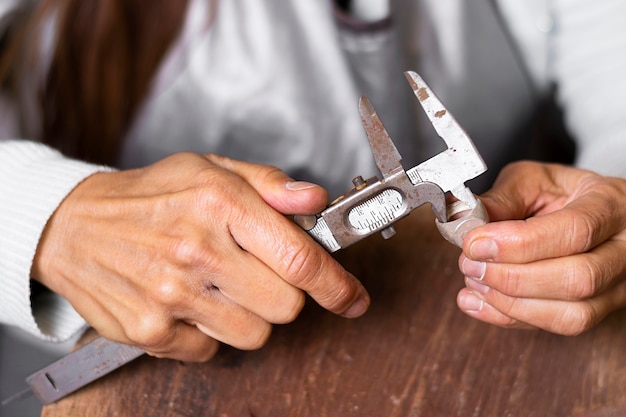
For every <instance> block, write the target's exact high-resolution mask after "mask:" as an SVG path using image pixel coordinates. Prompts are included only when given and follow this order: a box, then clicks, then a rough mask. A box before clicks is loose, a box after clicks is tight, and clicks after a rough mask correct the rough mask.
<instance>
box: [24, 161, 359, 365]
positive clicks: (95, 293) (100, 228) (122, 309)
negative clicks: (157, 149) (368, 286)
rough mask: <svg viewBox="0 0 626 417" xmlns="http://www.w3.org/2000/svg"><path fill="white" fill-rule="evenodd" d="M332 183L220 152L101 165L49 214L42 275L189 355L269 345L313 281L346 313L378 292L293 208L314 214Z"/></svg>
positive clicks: (118, 325) (100, 325) (108, 323)
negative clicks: (123, 167)
mask: <svg viewBox="0 0 626 417" xmlns="http://www.w3.org/2000/svg"><path fill="white" fill-rule="evenodd" d="M326 202H327V194H326V192H325V191H324V190H323V189H322V188H321V187H319V186H315V185H313V184H310V183H301V182H294V181H293V180H291V179H290V178H288V177H287V176H286V175H285V174H284V173H283V172H282V171H280V170H278V169H276V168H272V167H268V166H262V165H255V164H250V163H245V162H239V161H234V160H231V159H228V158H224V157H218V156H215V155H205V156H202V155H196V154H189V153H183V154H177V155H174V156H171V157H169V158H166V159H164V160H162V161H160V162H158V163H156V164H154V165H151V166H148V167H146V168H142V169H137V170H130V171H121V172H109V173H97V174H94V175H92V176H90V177H88V178H87V179H86V180H84V181H83V182H82V183H81V184H79V185H78V186H77V187H76V188H75V189H74V190H73V191H72V192H71V193H70V194H69V195H68V196H67V198H66V199H65V200H64V201H63V203H62V204H61V205H60V206H59V207H58V209H57V210H56V211H55V213H54V214H53V216H52V217H51V219H50V221H49V222H48V225H47V226H46V229H45V230H44V234H43V236H42V238H41V240H40V243H39V247H38V250H37V253H36V256H35V260H34V263H33V270H32V275H33V278H34V279H37V280H39V281H40V282H42V283H43V284H44V285H46V286H47V287H48V288H50V289H51V290H52V291H54V292H56V293H58V294H60V295H62V296H63V297H65V298H66V299H67V300H68V301H69V302H70V303H71V304H72V305H73V306H74V308H75V309H76V310H77V311H78V313H79V314H81V315H82V316H83V317H84V318H85V320H86V321H87V322H88V323H89V324H90V325H92V326H93V327H94V328H95V329H96V330H97V331H98V332H99V333H100V334H101V335H102V336H104V337H106V338H109V339H112V340H116V341H119V342H122V343H126V344H132V345H136V346H139V347H141V348H143V349H145V350H146V351H147V352H148V353H149V354H151V355H153V356H158V357H169V358H173V359H178V360H184V361H204V360H208V359H209V358H211V357H212V356H213V355H214V353H215V352H216V350H217V346H218V342H217V341H221V342H224V343H227V344H229V345H232V346H234V347H236V348H240V349H256V348H259V347H261V346H262V345H263V344H264V343H265V341H266V340H267V338H268V337H269V334H270V331H271V323H287V322H290V321H293V320H294V319H295V318H296V316H297V315H298V314H299V312H300V310H301V309H302V307H303V305H304V300H305V297H304V292H306V293H308V294H310V296H311V297H312V298H313V299H314V300H316V301H317V302H318V303H319V304H320V305H321V306H322V307H324V308H326V309H328V310H330V311H332V312H334V313H337V314H341V315H343V316H346V317H356V316H359V315H361V314H363V313H364V312H365V310H366V309H367V307H368V305H369V296H368V294H367V292H366V291H365V289H364V288H363V286H362V285H361V284H360V283H359V282H358V281H357V279H356V278H354V276H352V275H351V274H350V273H348V272H347V271H345V270H344V269H343V268H342V267H341V266H340V265H339V264H338V263H337V262H336V261H335V260H334V259H333V258H332V257H331V256H330V255H329V254H328V253H327V252H326V251H325V250H324V249H323V248H322V247H321V246H319V245H318V244H316V243H315V242H314V240H313V239H312V238H310V237H309V236H308V235H307V234H306V233H305V232H304V231H303V230H301V229H300V228H299V227H298V226H296V225H295V224H294V223H293V222H291V221H290V220H289V219H288V218H287V217H285V215H286V214H295V213H298V214H313V213H316V212H319V211H321V210H322V209H323V208H324V206H325V205H326Z"/></svg>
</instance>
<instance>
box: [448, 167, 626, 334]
mask: <svg viewBox="0 0 626 417" xmlns="http://www.w3.org/2000/svg"><path fill="white" fill-rule="evenodd" d="M481 200H482V201H483V203H484V204H485V207H486V208H487V211H488V212H489V216H490V218H491V221H492V223H489V224H487V225H485V226H482V227H480V228H477V229H475V230H473V231H472V232H471V233H470V234H468V235H467V237H466V238H465V241H464V243H463V253H462V254H461V256H460V258H459V267H460V269H461V271H462V272H463V274H464V275H465V277H466V278H465V283H466V286H467V287H466V288H463V289H462V290H461V291H460V292H459V294H458V296H457V304H458V305H459V307H460V308H461V310H463V311H464V312H465V313H466V314H468V315H470V316H471V317H474V318H477V319H479V320H482V321H485V322H488V323H492V324H495V325H499V326H502V327H511V328H539V329H544V330H547V331H550V332H554V333H559V334H564V335H577V334H580V333H583V332H585V331H587V330H589V329H591V328H592V327H594V326H595V325H596V324H598V323H599V322H600V321H601V320H602V319H603V318H604V317H606V316H607V315H608V314H609V313H611V312H612V311H615V310H618V309H620V308H623V307H626V180H624V179H620V178H609V177H603V176H600V175H597V174H594V173H592V172H589V171H585V170H582V169H577V168H571V167H566V166H561V165H553V164H540V163H533V162H520V163H514V164H511V165H509V166H508V167H505V168H504V169H503V170H502V172H501V173H500V175H499V177H498V179H497V180H496V182H495V184H494V186H493V188H492V189H491V190H489V191H488V192H487V193H485V194H484V195H483V196H482V197H481Z"/></svg>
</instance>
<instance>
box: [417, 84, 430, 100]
mask: <svg viewBox="0 0 626 417" xmlns="http://www.w3.org/2000/svg"><path fill="white" fill-rule="evenodd" d="M428 97H430V96H429V95H428V90H426V88H424V87H422V88H420V89H419V90H417V98H418V99H419V101H424V100H426V99H427V98H428Z"/></svg>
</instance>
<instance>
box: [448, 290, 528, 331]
mask: <svg viewBox="0 0 626 417" xmlns="http://www.w3.org/2000/svg"><path fill="white" fill-rule="evenodd" d="M456 302H457V305H458V306H459V309H460V310H461V311H463V312H464V313H465V314H467V315H468V316H470V317H472V318H475V319H477V320H480V321H484V322H485V323H489V324H493V325H496V326H499V327H505V328H509V329H534V328H535V327H533V326H530V325H528V324H526V323H522V322H520V321H518V320H515V319H512V318H511V317H509V316H506V315H504V314H502V313H501V312H499V311H498V310H496V309H495V308H493V307H492V306H490V305H489V304H487V303H486V302H485V301H484V300H483V299H482V298H480V297H478V296H476V294H475V293H474V292H473V291H472V290H470V289H469V288H463V289H461V290H460V291H459V293H458V294H457V297H456Z"/></svg>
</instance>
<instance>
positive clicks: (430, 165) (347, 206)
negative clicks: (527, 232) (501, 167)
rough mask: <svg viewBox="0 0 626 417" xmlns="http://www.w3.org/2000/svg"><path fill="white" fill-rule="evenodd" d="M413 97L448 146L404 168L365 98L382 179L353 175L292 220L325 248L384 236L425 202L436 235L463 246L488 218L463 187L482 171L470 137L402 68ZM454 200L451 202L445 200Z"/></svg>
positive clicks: (362, 108) (363, 111) (367, 121)
mask: <svg viewBox="0 0 626 417" xmlns="http://www.w3.org/2000/svg"><path fill="white" fill-rule="evenodd" d="M405 76H406V78H407V80H408V81H409V84H410V85H411V87H412V88H413V92H414V93H415V96H416V97H417V99H418V100H419V102H420V104H421V105H422V108H423V109H424V111H425V112H426V115H427V116H428V119H429V120H430V122H431V123H432V125H433V127H434V128H435V131H436V132H437V134H438V135H439V137H441V139H443V141H444V142H445V143H446V146H447V149H446V150H445V151H443V152H441V153H439V154H437V155H435V156H433V157H432V158H430V159H428V160H426V161H424V162H422V163H421V164H419V165H417V166H415V167H413V168H411V169H409V170H405V169H404V168H403V166H402V158H401V156H400V153H399V152H398V150H397V149H396V147H395V145H394V144H393V141H392V140H391V137H390V136H389V134H388V133H387V131H386V130H385V128H384V126H383V124H382V122H381V120H380V119H379V117H378V115H377V114H376V111H375V110H374V107H373V106H372V104H371V103H370V102H369V100H368V99H367V97H361V99H360V101H359V112H360V113H361V119H362V121H363V126H364V128H365V132H366V134H367V138H368V140H369V143H370V147H371V148H372V154H373V156H374V160H375V162H376V166H377V167H378V169H379V170H380V172H381V174H382V179H379V178H378V177H372V178H369V179H367V180H364V179H363V177H361V176H358V177H356V178H354V179H353V185H354V186H353V188H351V189H350V190H348V191H347V192H346V193H345V194H343V195H342V196H340V197H338V198H337V199H335V200H334V201H333V202H332V203H330V205H329V206H328V207H327V208H326V209H325V210H324V211H322V212H321V213H319V214H317V215H313V216H295V217H294V221H295V222H296V223H297V224H298V225H300V227H302V228H303V229H305V230H307V231H308V233H309V234H310V235H311V236H313V237H314V238H315V240H317V241H318V242H319V243H320V244H321V245H322V246H324V247H325V248H326V250H328V251H329V252H335V251H337V250H339V249H342V248H345V247H347V246H349V245H351V244H353V243H355V242H358V241H359V240H361V239H363V238H365V237H367V236H369V235H371V234H373V233H376V232H379V231H380V232H381V235H382V236H383V237H384V238H385V239H388V238H390V237H391V236H393V235H394V234H395V229H394V227H393V223H395V222H397V221H398V220H400V219H401V218H403V217H405V216H406V215H408V214H409V213H410V212H411V211H412V210H413V209H415V208H417V207H419V206H421V205H423V204H426V203H430V205H431V208H432V210H433V212H434V214H435V217H436V224H437V228H438V230H439V232H440V233H441V235H442V236H443V237H444V238H445V239H446V240H448V241H450V242H452V243H453V244H455V245H457V246H459V247H460V246H462V244H463V239H464V237H465V235H466V234H467V233H468V232H469V231H470V230H472V229H474V228H475V227H477V226H480V225H482V224H485V223H486V222H487V221H488V217H487V212H486V211H485V208H484V206H483V204H482V203H481V202H480V200H479V199H477V198H476V197H475V196H474V194H473V193H472V192H471V191H470V189H469V188H468V187H467V186H466V185H465V182H466V181H469V180H471V179H473V178H475V177H477V176H478V175H480V174H482V173H483V172H485V171H486V170H487V166H486V165H485V162H484V161H483V159H482V157H481V156H480V154H479V153H478V151H477V150H476V147H475V146H474V144H473V142H472V140H471V139H470V137H469V136H468V134H467V133H466V132H465V130H463V128H462V127H461V125H460V124H459V123H458V122H457V121H456V120H455V118H454V116H452V114H451V113H450V112H449V111H448V110H447V109H446V108H445V107H444V106H443V104H442V103H441V101H439V99H438V98H437V97H436V96H435V94H434V93H433V92H432V90H431V89H430V88H429V87H428V85H426V83H425V82H424V80H423V79H422V78H421V77H420V76H419V75H417V74H416V73H415V72H412V71H408V72H405ZM447 199H448V200H453V201H452V202H451V203H450V204H446V201H447Z"/></svg>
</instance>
